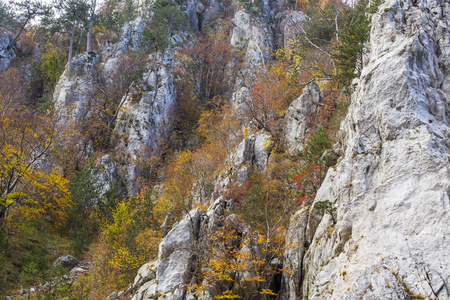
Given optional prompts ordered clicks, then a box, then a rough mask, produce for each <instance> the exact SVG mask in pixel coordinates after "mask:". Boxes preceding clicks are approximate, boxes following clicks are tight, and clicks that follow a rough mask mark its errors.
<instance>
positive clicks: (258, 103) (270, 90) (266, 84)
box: [244, 61, 301, 134]
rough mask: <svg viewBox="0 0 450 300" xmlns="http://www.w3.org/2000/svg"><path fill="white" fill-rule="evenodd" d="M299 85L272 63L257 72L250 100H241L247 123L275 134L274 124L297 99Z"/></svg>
mask: <svg viewBox="0 0 450 300" xmlns="http://www.w3.org/2000/svg"><path fill="white" fill-rule="evenodd" d="M300 91H301V85H299V84H298V82H297V77H296V74H295V73H291V72H290V70H289V67H288V65H286V64H284V63H283V62H277V61H274V62H272V63H269V64H267V65H266V66H265V68H263V69H262V70H261V71H260V74H259V75H258V76H257V78H256V81H255V84H254V86H253V87H252V89H251V91H250V97H247V98H244V104H245V108H246V110H247V115H248V117H249V119H250V121H254V122H255V124H256V126H257V127H258V128H260V129H264V130H266V131H267V132H269V133H272V134H276V133H277V132H276V123H277V120H279V119H280V117H281V116H282V115H283V114H284V112H285V110H286V109H287V108H288V106H289V104H290V103H291V102H292V101H293V100H294V99H295V98H296V97H298V96H299V94H300Z"/></svg>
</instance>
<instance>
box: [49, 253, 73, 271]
mask: <svg viewBox="0 0 450 300" xmlns="http://www.w3.org/2000/svg"><path fill="white" fill-rule="evenodd" d="M77 264H78V259H76V258H75V257H73V256H72V255H65V256H61V257H58V259H56V261H55V262H54V263H53V267H57V266H63V267H65V268H70V269H72V268H73V267H75V266H76V265H77Z"/></svg>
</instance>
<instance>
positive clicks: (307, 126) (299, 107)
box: [284, 83, 322, 154]
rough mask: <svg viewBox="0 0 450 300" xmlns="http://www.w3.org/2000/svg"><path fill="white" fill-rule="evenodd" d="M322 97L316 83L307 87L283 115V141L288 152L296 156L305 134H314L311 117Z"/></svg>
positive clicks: (303, 141) (304, 140) (304, 139)
mask: <svg viewBox="0 0 450 300" xmlns="http://www.w3.org/2000/svg"><path fill="white" fill-rule="evenodd" d="M321 99H322V97H321V93H320V88H319V86H318V85H317V84H316V83H311V84H309V85H307V86H306V87H305V88H304V90H303V94H302V95H301V96H300V97H299V98H297V99H296V100H294V101H293V102H292V103H291V105H289V107H288V109H287V111H286V114H285V117H284V119H285V128H284V133H285V140H286V145H287V147H288V151H289V152H291V153H292V154H296V153H297V151H298V150H301V149H302V147H303V145H304V143H305V142H306V137H307V133H312V132H314V126H313V124H311V123H312V122H311V117H312V114H313V113H314V112H316V110H317V107H318V106H319V104H320V101H321Z"/></svg>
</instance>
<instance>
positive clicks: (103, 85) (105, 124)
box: [85, 52, 147, 148]
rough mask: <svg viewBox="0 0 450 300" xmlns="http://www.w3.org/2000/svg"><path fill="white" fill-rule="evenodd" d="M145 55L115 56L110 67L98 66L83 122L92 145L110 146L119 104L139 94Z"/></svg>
mask: <svg viewBox="0 0 450 300" xmlns="http://www.w3.org/2000/svg"><path fill="white" fill-rule="evenodd" d="M146 59H147V57H146V55H145V53H143V52H135V53H129V54H128V55H122V56H120V57H118V58H117V59H115V63H116V64H115V66H114V69H113V70H109V71H108V72H104V70H103V69H102V68H104V65H101V66H99V67H98V69H97V72H96V73H95V76H94V80H93V87H94V88H93V90H92V94H91V99H90V102H89V103H90V106H91V107H90V111H91V112H92V114H91V115H90V116H88V120H86V122H85V127H86V131H87V132H89V133H90V137H91V139H92V140H93V141H94V142H95V146H96V147H100V148H108V147H110V146H111V132H112V129H113V128H114V125H115V122H116V120H117V118H118V116H119V113H120V111H121V109H122V107H123V105H124V104H125V102H126V101H127V100H130V98H132V99H133V100H134V99H138V98H139V97H140V96H141V92H140V91H141V90H142V89H141V88H140V86H141V84H143V73H144V67H145V63H146ZM88 128H90V129H89V130H87V129H88Z"/></svg>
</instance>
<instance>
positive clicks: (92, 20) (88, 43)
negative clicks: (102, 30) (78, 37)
mask: <svg viewBox="0 0 450 300" xmlns="http://www.w3.org/2000/svg"><path fill="white" fill-rule="evenodd" d="M96 4H97V0H94V6H93V7H92V14H91V24H89V32H88V38H87V48H86V51H87V52H90V51H91V48H92V44H91V41H92V28H93V27H94V18H95V5H96Z"/></svg>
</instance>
